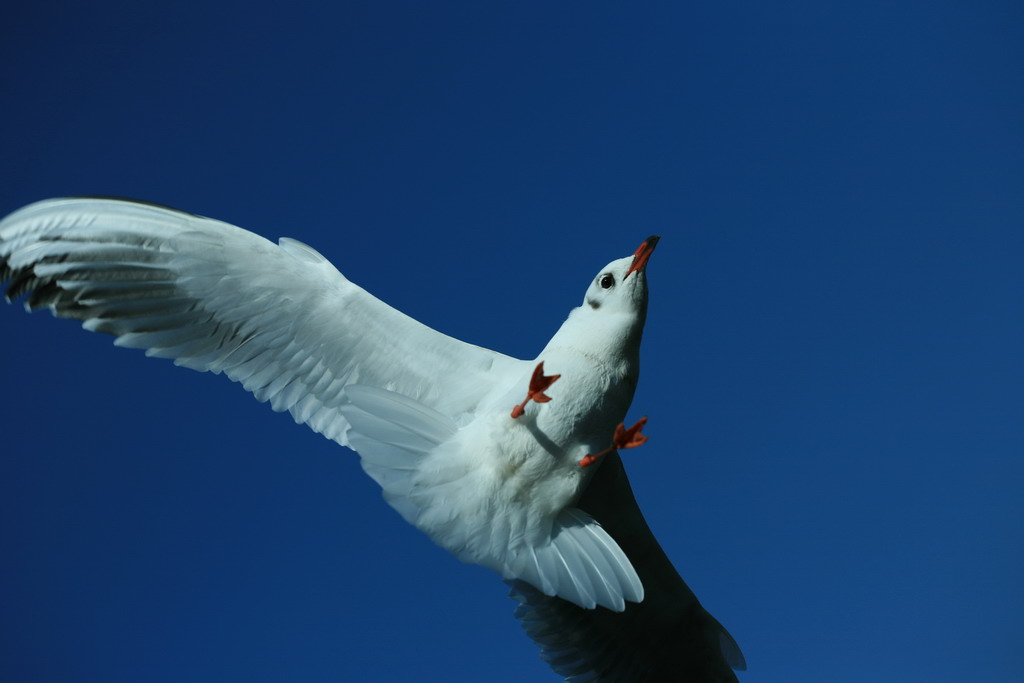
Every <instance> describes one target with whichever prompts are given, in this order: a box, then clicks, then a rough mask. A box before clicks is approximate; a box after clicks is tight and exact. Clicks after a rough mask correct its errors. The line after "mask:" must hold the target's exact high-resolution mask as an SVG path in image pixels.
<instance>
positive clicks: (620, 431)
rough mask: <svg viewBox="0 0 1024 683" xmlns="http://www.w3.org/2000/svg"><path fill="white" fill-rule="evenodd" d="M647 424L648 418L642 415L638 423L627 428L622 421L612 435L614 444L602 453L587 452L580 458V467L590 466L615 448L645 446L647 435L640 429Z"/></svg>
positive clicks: (623, 448)
mask: <svg viewBox="0 0 1024 683" xmlns="http://www.w3.org/2000/svg"><path fill="white" fill-rule="evenodd" d="M645 424H647V418H646V417H641V418H640V419H639V420H637V421H636V424H635V425H633V426H632V427H630V428H629V429H626V423H624V422H620V423H619V426H618V427H616V428H615V435H614V436H613V437H612V445H611V446H609V447H608V448H606V449H604V450H603V451H601V452H600V453H587V454H586V455H584V456H583V459H582V460H580V467H589V466H590V465H593V464H594V463H595V462H597V461H598V460H600V459H601V458H603V457H604V456H606V455H608V454H609V453H611V452H612V451H614V450H625V449H627V448H636V447H637V446H643V445H644V444H645V443H647V436H646V435H645V434H641V433H640V430H642V429H643V428H644V425H645Z"/></svg>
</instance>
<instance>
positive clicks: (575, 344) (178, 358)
mask: <svg viewBox="0 0 1024 683" xmlns="http://www.w3.org/2000/svg"><path fill="white" fill-rule="evenodd" d="M657 241H658V238H657V237H650V238H648V239H647V240H645V241H644V242H643V243H642V244H641V245H640V247H639V248H638V249H637V250H636V252H635V253H634V254H633V255H632V256H628V257H626V258H621V259H618V260H616V261H612V262H611V263H609V264H608V265H607V266H605V267H604V268H602V269H601V271H600V272H599V273H598V275H597V277H595V278H594V280H593V281H592V282H591V283H590V286H589V287H588V288H587V292H586V295H585V296H584V300H583V304H582V305H581V306H580V307H578V308H575V309H573V310H572V311H571V312H570V313H569V317H568V319H567V320H566V321H565V323H563V324H562V326H561V328H559V330H558V331H557V332H556V333H555V335H554V337H552V338H551V341H550V342H548V344H547V346H545V347H544V349H543V350H542V351H541V352H540V354H539V355H538V356H537V358H535V359H533V360H530V361H525V360H517V359H514V358H511V357H509V356H505V355H502V354H500V353H496V352H494V351H490V350H487V349H483V348H480V347H478V346H473V345H471V344H466V343H464V342H461V341H458V340H456V339H452V338H451V337H448V336H445V335H443V334H441V333H439V332H436V331H434V330H432V329H430V328H428V327H426V326H425V325H422V324H421V323H419V322H417V321H415V320H413V319H412V318H409V317H408V316H406V315H404V314H402V313H400V312H399V311H396V310H395V309H393V308H391V307H389V306H388V305H386V304H384V303H383V302H381V301H380V300H378V299H376V298H374V297H373V296H372V295H370V294H369V293H367V292H366V291H365V290H363V289H361V288H360V287H358V286H356V285H354V284H352V283H351V282H349V281H348V280H347V279H346V278H345V277H344V276H343V275H342V274H341V273H340V272H338V270H337V269H336V268H334V266H332V265H331V264H330V262H328V260H327V259H326V258H324V257H323V256H321V255H320V254H319V253H318V252H316V251H315V250H313V249H312V248H310V247H308V246H306V245H305V244H302V243H301V242H298V241H296V240H292V239H287V238H282V239H281V240H280V241H279V242H278V243H277V244H274V243H273V242H270V241H268V240H266V239H264V238H262V237H260V236H258V235H256V234H254V233H251V232H249V231H246V230H243V229H241V228H238V227H235V226H233V225H229V224H227V223H223V222H221V221H216V220H212V219H209V218H203V217H200V216H195V215H192V214H188V213H184V212H181V211H177V210H173V209H168V208H165V207H161V206H157V205H153V204H147V203H143V202H135V201H126V200H118V199H106V198H70V199H52V200H46V201H42V202H38V203H35V204H32V205H29V206H27V207H24V208H22V209H20V210H18V211H16V212H14V213H13V214H11V215H9V216H7V217H6V218H5V219H4V220H3V221H0V282H3V281H8V280H9V284H8V287H7V291H6V296H7V299H8V301H10V300H12V299H15V298H17V297H19V296H22V295H25V297H26V299H25V306H26V308H27V309H28V310H33V309H36V308H40V307H48V308H50V310H51V311H52V312H53V313H54V315H57V316H60V317H66V318H75V319H78V320H81V321H82V326H83V327H84V328H85V329H87V330H92V331H97V332H106V333H109V334H112V335H115V336H116V340H115V342H114V343H115V344H116V345H118V346H126V347H132V348H142V349H146V354H147V355H150V356H157V357H161V358H173V359H174V363H175V364H176V365H183V366H185V367H189V368H192V369H194V370H201V371H210V372H213V373H224V374H225V375H227V376H228V377H229V378H230V379H232V380H234V381H236V382H240V383H241V384H242V386H243V387H245V389H246V390H248V391H251V392H252V393H253V394H254V395H255V396H256V398H257V399H258V400H260V401H269V402H270V405H271V406H272V407H273V409H274V410H275V411H285V410H287V411H288V412H290V413H291V414H292V416H293V417H294V418H295V421H296V422H299V423H305V424H307V425H309V427H311V428H312V429H313V430H314V431H316V432H319V433H321V434H323V435H324V436H326V437H327V438H329V439H333V440H334V441H337V442H338V443H339V444H341V445H342V446H348V447H350V448H352V449H353V450H355V451H357V452H358V453H359V455H360V456H361V463H362V466H363V469H364V470H365V471H366V472H367V474H369V475H370V476H371V477H373V479H374V480H375V481H376V482H377V483H378V484H380V486H381V488H382V489H383V492H384V498H385V500H387V502H388V503H389V504H390V505H391V506H392V507H393V508H395V510H397V511H398V512H399V513H400V514H401V515H402V516H403V517H404V518H405V519H406V520H407V521H408V522H409V523H410V524H413V525H414V526H416V527H417V528H418V529H420V530H421V531H423V532H424V533H426V534H427V535H428V536H429V537H430V538H431V539H432V540H433V541H434V542H435V543H437V544H438V545H440V546H442V547H443V548H445V549H447V550H448V551H450V552H451V553H453V554H454V555H455V556H456V557H458V558H459V559H460V560H463V561H465V562H471V563H476V564H480V565H483V566H485V567H489V568H490V569H493V570H494V571H496V572H498V573H499V574H501V576H502V577H503V578H504V579H505V580H506V581H507V582H508V583H509V584H510V585H511V587H512V597H513V598H514V599H516V600H518V601H519V602H520V603H521V604H520V605H519V607H518V608H517V609H516V616H517V617H518V618H519V619H520V620H521V621H522V623H523V626H524V628H525V629H526V632H527V633H528V634H529V635H530V637H531V638H533V639H534V641H536V642H537V644H538V645H539V646H540V647H541V649H542V656H543V657H544V658H545V659H546V660H547V661H548V662H549V663H550V665H551V667H552V668H553V669H554V670H555V671H556V672H557V673H559V674H561V675H563V676H565V677H566V680H570V681H645V680H650V681H670V680H681V681H695V682H699V683H705V682H707V683H711V682H716V683H717V682H719V681H721V682H728V681H736V677H735V675H734V674H733V672H732V669H733V668H735V669H740V670H743V669H745V662H744V660H743V655H742V654H741V653H740V650H739V648H738V646H737V645H736V643H735V641H734V640H733V639H732V637H731V636H730V635H729V634H728V632H727V631H726V630H725V629H724V628H723V627H722V626H721V625H720V624H719V623H718V622H717V621H716V620H715V619H714V618H713V617H712V616H711V615H710V614H708V613H707V612H706V611H705V610H704V609H703V608H702V607H701V605H700V603H699V602H698V601H697V599H696V597H694V595H693V593H692V592H691V591H690V589H689V588H688V587H687V586H686V584H685V583H684V582H683V580H682V579H681V578H680V577H679V574H678V573H677V572H676V570H675V569H674V568H673V566H672V564H671V562H670V561H669V560H668V559H667V558H666V556H665V554H664V553H663V552H662V550H661V548H660V547H659V546H658V543H657V541H656V540H655V539H654V536H653V535H652V534H651V532H650V530H649V529H648V527H647V525H646V523H645V522H644V518H643V515H642V514H641V512H640V510H639V508H638V507H637V505H636V501H635V500H634V499H633V494H632V492H631V490H630V487H629V483H628V480H627V479H626V474H625V471H624V470H623V468H622V463H621V460H620V459H619V457H618V454H617V452H616V451H617V449H623V448H631V447H633V446H638V445H640V444H642V443H643V442H644V441H645V440H646V437H645V436H644V435H643V434H642V433H641V429H642V427H643V424H644V421H645V420H646V418H644V419H641V420H640V421H638V422H637V423H636V424H635V425H633V426H632V427H630V428H626V426H625V424H624V423H623V421H624V419H625V417H626V411H627V410H628V408H629V406H630V403H631V402H632V399H633V392H634V390H635V388H636V383H637V379H638V377H639V351H640V338H641V334H642V332H643V327H644V321H645V319H646V316H647V278H646V272H645V269H646V266H647V262H648V259H649V258H650V255H651V253H652V252H653V251H654V247H655V244H656V243H657Z"/></svg>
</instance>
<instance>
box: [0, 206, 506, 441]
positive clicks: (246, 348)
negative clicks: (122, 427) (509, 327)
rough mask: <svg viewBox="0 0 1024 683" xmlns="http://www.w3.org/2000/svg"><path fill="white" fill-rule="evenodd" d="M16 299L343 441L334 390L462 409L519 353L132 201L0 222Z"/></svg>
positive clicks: (291, 250)
mask: <svg viewBox="0 0 1024 683" xmlns="http://www.w3.org/2000/svg"><path fill="white" fill-rule="evenodd" d="M8 279H10V280H11V283H10V285H9V287H8V290H7V296H8V299H12V298H15V297H17V296H19V295H22V294H27V300H26V307H27V308H29V309H34V308H39V307H42V306H48V307H49V308H50V309H51V310H52V311H53V313H54V314H55V315H58V316H61V317H69V318H77V319H80V320H82V321H83V322H82V324H83V327H85V328H86V329H88V330H94V331H98V332H107V333H110V334H113V335H116V336H117V340H116V341H115V343H116V344H117V345H119V346H127V347H133V348H143V349H146V350H147V351H146V353H147V355H151V356H158V357H162V358H173V359H174V362H175V363H176V364H177V365H183V366H186V367H189V368H192V369H195V370H201V371H210V372H213V373H224V374H225V375H227V376H228V377H229V378H231V379H232V380H234V381H236V382H240V383H241V384H242V385H243V386H244V387H245V389H247V390H248V391H251V392H252V393H253V394H254V395H255V396H256V398H257V399H259V400H260V401H269V402H270V404H271V406H272V407H273V409H274V410H276V411H285V410H287V411H289V412H290V413H291V414H292V416H293V417H294V418H295V420H296V422H299V423H305V424H308V425H309V426H310V427H311V428H312V429H314V430H315V431H317V432H320V433H322V434H323V435H324V436H326V437H328V438H330V439H333V440H335V441H337V442H338V443H340V444H342V445H348V439H347V436H346V434H347V431H348V428H349V425H348V422H347V421H346V420H345V418H344V416H343V415H342V413H341V412H340V411H339V406H340V405H341V404H342V403H343V402H344V401H345V400H346V399H345V394H344V391H343V389H344V387H345V386H346V385H348V384H351V383H353V382H359V383H360V384H365V385H370V386H377V387H381V388H384V389H388V390H391V391H395V392H398V393H400V394H403V395H405V396H408V397H410V398H413V399H415V400H416V401H419V402H421V403H423V404H424V405H427V406H429V407H431V408H433V409H435V410H437V411H439V412H441V413H443V414H445V415H448V416H452V417H456V416H459V415H461V414H463V413H467V412H472V411H473V410H474V409H475V408H476V405H477V403H478V402H479V400H480V398H481V396H482V395H483V393H484V392H485V391H486V389H487V388H489V387H490V386H491V385H492V382H491V381H489V378H490V377H493V376H495V375H501V374H504V373H505V372H508V371H509V368H511V367H512V366H513V365H515V364H519V363H522V362H523V361H517V360H515V359H513V358H510V357H508V356H504V355H501V354H499V353H495V352H493V351H489V350H487V349H483V348H480V347H478V346H473V345H471V344H466V343H464V342H460V341H458V340H456V339H452V338H451V337H447V336H445V335H443V334H441V333H439V332H436V331H434V330H432V329H430V328H429V327H427V326H425V325H422V324H421V323H419V322H417V321H415V320H413V319H412V318H410V317H408V316H406V315H404V314H403V313H401V312H399V311H397V310H395V309H393V308H391V307H390V306H388V305H387V304H384V303H383V302H381V301H380V300H378V299H376V298H375V297H373V296H371V295H370V294H369V293H367V292H366V291H365V290H363V289H361V288H360V287H358V286H356V285H354V284H352V283H351V282H349V281H348V280H347V279H345V277H344V276H343V275H342V274H341V273H339V272H338V271H337V269H335V268H334V266H332V265H331V264H330V262H328V261H327V259H325V258H324V257H323V256H321V255H320V254H319V253H317V252H316V251H314V250H313V249H311V248H310V247H307V246H306V245H304V244H302V243H301V242H297V241H295V240H289V239H282V240H281V242H280V244H274V243H273V242H270V241H268V240H266V239H264V238H262V237H260V236H258V235H256V234H254V233H251V232H248V231H246V230H242V229H241V228H238V227H235V226H233V225H229V224H227V223H223V222H221V221H216V220H212V219H209V218H202V217H200V216H194V215H191V214H187V213H183V212H180V211H176V210H173V209H167V208H164V207H159V206H155V205H151V204H144V203H140V202H132V201H124V200H114V199H94V198H80V199H53V200H46V201H42V202H38V203H36V204H32V205H30V206H27V207H25V208H23V209H21V210H19V211H17V212H15V213H13V214H11V215H10V216H8V217H7V218H5V219H4V220H3V221H2V222H0V281H3V280H8Z"/></svg>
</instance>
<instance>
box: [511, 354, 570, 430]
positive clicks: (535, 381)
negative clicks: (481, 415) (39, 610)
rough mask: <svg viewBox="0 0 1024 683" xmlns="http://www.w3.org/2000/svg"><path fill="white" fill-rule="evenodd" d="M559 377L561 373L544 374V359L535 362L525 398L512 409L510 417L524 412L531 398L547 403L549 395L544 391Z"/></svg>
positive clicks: (549, 398)
mask: <svg viewBox="0 0 1024 683" xmlns="http://www.w3.org/2000/svg"><path fill="white" fill-rule="evenodd" d="M559 377H561V375H545V374H544V361H541V362H539V363H537V367H536V369H534V371H533V377H531V378H530V388H529V389H528V390H527V392H526V398H524V399H523V402H522V403H520V404H519V405H517V406H516V407H514V408H513V409H512V417H513V418H517V417H519V416H520V415H522V414H523V413H525V412H526V404H527V403H529V402H530V401H531V400H534V401H536V402H537V403H547V402H548V401H550V400H551V397H550V396H548V395H547V394H545V393H544V391H545V390H547V388H548V387H550V386H551V385H552V384H554V383H555V380H556V379H558V378H559Z"/></svg>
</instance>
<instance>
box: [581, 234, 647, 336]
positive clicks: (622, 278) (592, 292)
mask: <svg viewBox="0 0 1024 683" xmlns="http://www.w3.org/2000/svg"><path fill="white" fill-rule="evenodd" d="M659 239H660V238H659V237H658V236H657V235H652V236H651V237H648V238H647V239H645V240H644V241H643V242H642V243H641V244H640V246H639V247H638V248H637V250H636V252H635V253H634V254H633V255H632V256H627V257H626V258H620V259H617V260H615V261H612V262H611V263H609V264H608V265H607V266H605V267H604V268H602V269H601V272H599V273H598V274H597V277H595V278H594V281H593V282H592V283H590V287H588V288H587V294H586V296H585V297H584V298H583V305H584V308H589V309H591V310H593V311H600V312H602V313H615V314H636V315H639V316H641V317H643V316H644V315H645V314H646V312H647V273H646V269H647V260H648V259H649V258H650V257H651V254H652V253H654V247H655V246H656V245H657V244H658V240H659Z"/></svg>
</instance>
